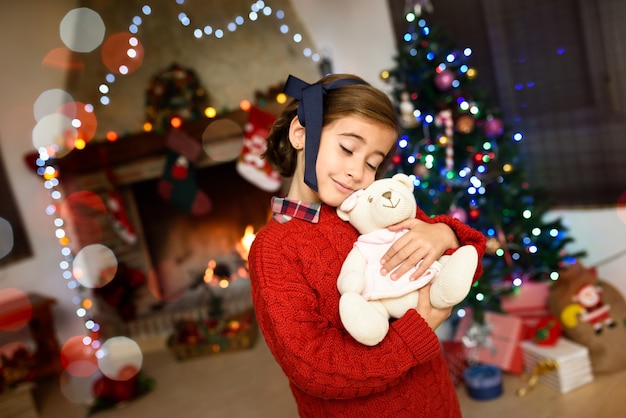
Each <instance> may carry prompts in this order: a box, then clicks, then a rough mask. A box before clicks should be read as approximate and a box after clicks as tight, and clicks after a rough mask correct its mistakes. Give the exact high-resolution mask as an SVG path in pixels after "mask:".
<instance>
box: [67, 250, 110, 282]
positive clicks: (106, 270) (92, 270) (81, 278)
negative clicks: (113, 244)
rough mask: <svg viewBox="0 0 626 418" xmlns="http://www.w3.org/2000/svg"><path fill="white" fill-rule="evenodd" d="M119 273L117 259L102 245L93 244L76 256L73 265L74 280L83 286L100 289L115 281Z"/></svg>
mask: <svg viewBox="0 0 626 418" xmlns="http://www.w3.org/2000/svg"><path fill="white" fill-rule="evenodd" d="M115 273H117V258H116V257H115V253H113V251H112V250H111V249H110V248H109V247H107V246H105V245H102V244H91V245H87V246H86V247H84V248H83V249H82V250H80V251H79V252H78V254H76V257H75V258H74V263H73V265H72V274H73V275H74V278H75V279H76V280H77V281H78V282H79V283H80V284H81V285H83V286H85V287H88V288H98V287H102V286H105V285H107V284H109V283H110V282H111V280H113V278H114V277H115Z"/></svg>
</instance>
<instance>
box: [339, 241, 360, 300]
mask: <svg viewBox="0 0 626 418" xmlns="http://www.w3.org/2000/svg"><path fill="white" fill-rule="evenodd" d="M366 265H367V261H366V260H365V258H364V257H363V255H362V254H361V251H359V249H358V248H356V247H355V248H353V249H352V250H351V251H350V252H349V253H348V256H347V257H346V259H345V260H344V262H343V266H342V267H341V272H340V273H339V277H338V278H337V289H339V293H341V294H344V293H347V292H354V293H358V294H360V293H361V292H362V291H363V287H364V286H365V267H366Z"/></svg>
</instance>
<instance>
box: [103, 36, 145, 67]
mask: <svg viewBox="0 0 626 418" xmlns="http://www.w3.org/2000/svg"><path fill="white" fill-rule="evenodd" d="M143 55H144V51H143V45H142V44H141V41H140V40H139V38H137V37H136V36H135V35H133V34H132V33H128V32H119V33H115V34H113V35H111V36H109V37H108V38H107V39H106V40H105V41H104V43H103V44H102V62H103V63H104V65H105V66H106V67H107V68H108V69H109V71H111V72H112V73H113V74H121V75H128V74H131V73H133V72H135V71H137V70H138V69H139V67H141V64H143Z"/></svg>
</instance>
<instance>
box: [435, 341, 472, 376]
mask: <svg viewBox="0 0 626 418" xmlns="http://www.w3.org/2000/svg"><path fill="white" fill-rule="evenodd" d="M441 351H442V352H443V357H444V358H445V359H446V363H448V369H449V370H450V378H451V379H452V383H454V386H458V385H459V384H461V382H462V381H463V372H464V371H465V369H466V368H467V359H466V358H465V346H464V345H463V343H462V342H460V341H441Z"/></svg>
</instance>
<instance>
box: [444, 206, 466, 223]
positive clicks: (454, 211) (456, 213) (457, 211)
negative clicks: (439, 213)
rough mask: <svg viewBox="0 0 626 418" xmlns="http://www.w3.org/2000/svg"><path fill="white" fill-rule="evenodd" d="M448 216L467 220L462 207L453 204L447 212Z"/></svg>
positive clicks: (462, 220)
mask: <svg viewBox="0 0 626 418" xmlns="http://www.w3.org/2000/svg"><path fill="white" fill-rule="evenodd" d="M448 216H450V217H452V218H455V219H458V220H459V221H461V222H463V223H466V222H467V212H466V211H465V209H463V208H458V207H456V206H454V205H452V206H451V207H450V211H449V212H448Z"/></svg>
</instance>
